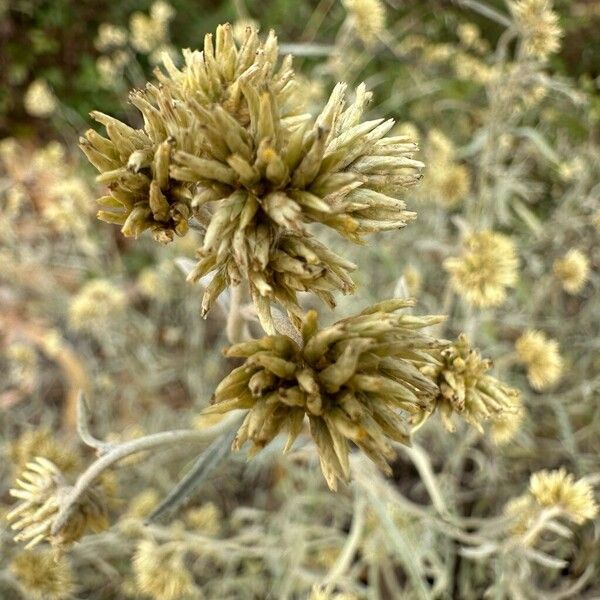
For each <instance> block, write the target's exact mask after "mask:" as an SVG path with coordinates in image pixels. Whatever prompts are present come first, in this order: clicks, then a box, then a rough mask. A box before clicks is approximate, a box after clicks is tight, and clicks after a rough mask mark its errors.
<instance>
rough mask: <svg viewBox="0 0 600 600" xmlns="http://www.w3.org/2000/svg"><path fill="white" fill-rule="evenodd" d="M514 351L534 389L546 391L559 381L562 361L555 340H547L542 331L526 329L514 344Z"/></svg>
mask: <svg viewBox="0 0 600 600" xmlns="http://www.w3.org/2000/svg"><path fill="white" fill-rule="evenodd" d="M515 350H516V351H517V354H518V356H519V359H520V360H521V362H522V363H523V364H524V365H525V367H526V368H527V379H528V380H529V384H530V385H531V387H533V388H534V389H536V390H543V389H546V388H548V387H550V386H552V385H554V384H555V383H556V382H557V381H558V380H559V379H560V376H561V374H562V369H563V360H562V357H561V355H560V352H559V348H558V342H557V341H556V340H552V339H549V338H547V337H546V335H545V334H544V333H543V332H542V331H536V330H534V329H528V330H527V331H525V332H524V333H523V334H522V335H521V337H519V339H518V340H517V341H516V342H515Z"/></svg>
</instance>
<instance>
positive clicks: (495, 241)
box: [444, 230, 519, 308]
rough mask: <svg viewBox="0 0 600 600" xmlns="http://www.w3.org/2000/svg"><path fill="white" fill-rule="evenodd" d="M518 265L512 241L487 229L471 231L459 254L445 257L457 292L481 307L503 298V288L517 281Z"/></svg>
mask: <svg viewBox="0 0 600 600" xmlns="http://www.w3.org/2000/svg"><path fill="white" fill-rule="evenodd" d="M518 266H519V260H518V258H517V252H516V249H515V246H514V243H513V241H512V240H511V239H510V238H509V237H507V236H505V235H502V234H500V233H495V232H493V231H488V230H485V231H480V232H478V233H472V234H470V235H469V236H468V237H467V238H466V240H465V248H464V251H463V253H462V255H461V256H460V257H453V258H448V259H446V260H445V261H444V267H445V269H446V270H447V271H448V272H449V273H450V274H451V275H452V284H453V286H454V289H455V290H456V292H457V293H458V294H460V295H461V296H463V297H464V298H465V299H466V300H467V302H469V303H471V304H473V305H474V306H478V307H482V308H483V307H489V306H498V305H500V304H502V302H504V300H505V298H506V289H507V288H509V287H513V286H514V285H515V284H516V282H517V269H518Z"/></svg>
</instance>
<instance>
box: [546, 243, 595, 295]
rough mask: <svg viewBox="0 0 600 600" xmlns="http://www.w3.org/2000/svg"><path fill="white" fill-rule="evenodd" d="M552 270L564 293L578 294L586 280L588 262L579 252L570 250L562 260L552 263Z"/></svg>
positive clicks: (573, 249)
mask: <svg viewBox="0 0 600 600" xmlns="http://www.w3.org/2000/svg"><path fill="white" fill-rule="evenodd" d="M552 270H553V272H554V276H555V277H556V278H557V279H558V280H559V281H560V282H561V284H562V286H563V289H564V290H565V292H567V293H569V294H578V293H579V292H580V291H581V290H582V289H583V286H584V285H585V284H586V282H587V280H588V277H589V271H590V261H589V259H588V257H587V256H586V255H585V254H584V253H583V252H582V251H581V250H577V248H571V250H569V251H568V252H567V253H566V255H565V256H564V257H563V258H559V259H557V260H555V261H554V265H553V267H552Z"/></svg>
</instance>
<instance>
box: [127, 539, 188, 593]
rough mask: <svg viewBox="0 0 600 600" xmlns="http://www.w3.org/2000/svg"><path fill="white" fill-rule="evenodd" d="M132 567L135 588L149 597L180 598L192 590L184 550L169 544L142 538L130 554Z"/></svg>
mask: <svg viewBox="0 0 600 600" xmlns="http://www.w3.org/2000/svg"><path fill="white" fill-rule="evenodd" d="M133 571H134V574H135V581H136V584H137V587H138V590H139V592H141V593H142V594H145V595H147V596H150V598H152V599H153V600H181V599H182V598H185V597H188V595H191V594H192V593H193V592H194V590H195V586H194V580H193V578H192V574H191V573H190V572H189V570H188V569H187V567H186V566H185V563H184V553H183V552H182V551H181V550H179V549H177V548H174V547H173V545H160V544H157V543H156V542H153V541H151V540H142V541H141V542H140V543H139V545H138V547H137V549H136V551H135V555H134V557H133Z"/></svg>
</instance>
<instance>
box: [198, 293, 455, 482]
mask: <svg viewBox="0 0 600 600" xmlns="http://www.w3.org/2000/svg"><path fill="white" fill-rule="evenodd" d="M408 306H412V302H411V301H409V300H387V301H384V302H381V303H379V304H376V305H374V306H372V307H370V308H368V309H366V310H364V311H363V312H362V313H360V314H358V315H355V316H352V317H348V318H346V319H342V320H341V321H338V322H337V323H335V324H334V325H332V326H330V327H326V328H324V329H319V327H318V325H317V314H316V312H314V311H310V312H309V313H307V315H306V317H305V319H304V322H303V325H302V342H301V343H300V344H297V343H296V342H294V341H293V340H292V339H290V338H288V337H286V336H282V335H278V336H266V337H263V338H261V339H259V340H253V341H248V342H242V343H240V344H236V345H234V346H231V347H230V348H229V349H227V350H226V352H225V354H226V356H230V357H241V358H244V359H245V362H244V364H243V365H242V366H240V367H238V368H237V369H234V370H233V371H232V372H231V373H230V374H229V375H228V376H227V377H226V378H225V379H224V380H223V381H222V382H221V384H220V385H219V386H218V387H217V389H216V391H215V394H214V398H213V405H212V406H211V407H209V408H208V409H207V412H209V413H211V412H212V413H224V412H227V411H230V410H235V409H248V413H247V415H246V418H245V420H244V422H243V423H242V425H241V427H240V430H239V432H238V434H237V437H236V439H235V441H234V447H235V448H237V449H239V448H240V447H241V446H242V445H243V444H244V443H245V442H246V441H248V440H249V441H251V442H252V444H253V450H254V451H258V450H260V449H261V448H263V447H264V446H265V445H266V444H268V443H269V442H270V441H271V440H272V439H273V438H274V437H275V436H276V435H277V434H278V433H279V432H280V431H282V430H283V431H287V432H288V440H287V444H286V449H289V448H290V447H291V445H292V444H293V443H294V441H295V439H296V437H297V436H298V435H299V434H300V432H301V430H302V428H303V423H304V419H305V417H308V422H309V425H310V432H311V435H312V437H313V439H314V441H315V444H316V446H317V450H318V452H319V456H320V461H321V468H322V471H323V474H324V475H325V478H326V480H327V483H328V485H329V487H330V488H332V489H336V486H337V481H338V480H343V481H347V480H348V479H349V478H350V466H349V459H348V455H349V451H350V447H351V444H355V445H356V446H358V447H359V448H360V449H361V450H362V451H363V452H364V453H365V454H366V455H367V456H368V457H369V458H370V459H371V460H373V461H374V462H375V463H376V464H377V465H378V466H379V467H380V468H381V469H383V470H384V471H385V472H388V473H389V472H390V468H389V465H388V462H387V461H388V460H389V459H390V458H392V457H393V456H394V453H393V450H392V447H391V445H390V440H393V441H395V442H400V443H404V444H407V443H408V442H409V436H410V432H411V417H412V415H416V414H419V413H421V412H422V411H431V410H432V409H433V405H434V401H435V397H436V395H437V393H438V388H437V385H436V383H435V382H434V381H432V380H431V379H430V378H429V377H427V376H425V375H423V373H422V372H421V371H420V370H419V368H418V367H419V366H424V365H428V364H433V363H436V359H435V357H434V355H435V354H437V353H439V351H440V348H442V347H443V346H444V343H443V342H441V341H439V340H437V339H435V338H432V337H430V336H429V335H427V334H425V333H423V332H421V331H420V330H421V329H423V328H425V327H428V326H429V325H432V324H435V323H439V322H440V321H441V320H442V319H443V317H439V316H413V315H409V314H403V313H396V311H397V310H399V309H401V308H406V307H408Z"/></svg>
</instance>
